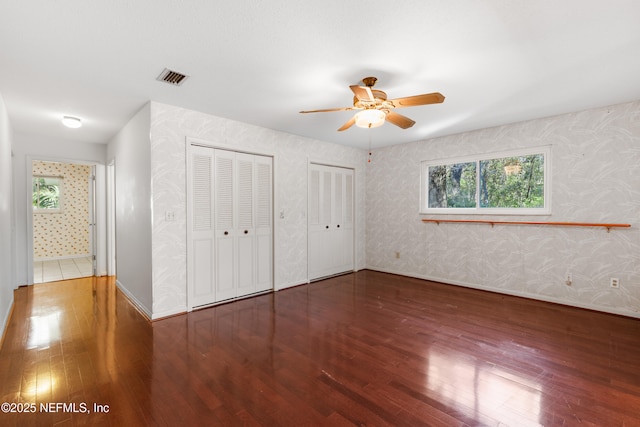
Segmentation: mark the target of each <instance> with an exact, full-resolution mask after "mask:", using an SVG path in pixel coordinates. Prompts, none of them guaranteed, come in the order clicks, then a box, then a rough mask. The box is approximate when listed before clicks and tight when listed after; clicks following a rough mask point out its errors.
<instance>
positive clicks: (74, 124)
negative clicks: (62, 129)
mask: <svg viewBox="0 0 640 427" xmlns="http://www.w3.org/2000/svg"><path fill="white" fill-rule="evenodd" d="M62 124H63V125H65V126H66V127H68V128H72V129H76V128H79V127H80V126H82V120H80V119H79V118H77V117H72V116H64V117H63V118H62Z"/></svg>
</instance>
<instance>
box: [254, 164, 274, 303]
mask: <svg viewBox="0 0 640 427" xmlns="http://www.w3.org/2000/svg"><path fill="white" fill-rule="evenodd" d="M255 171H256V173H255V179H256V181H255V188H256V192H255V248H256V260H255V282H256V292H257V291H265V290H268V289H271V288H273V267H272V266H273V261H272V260H273V231H272V230H273V191H272V189H273V160H272V159H271V157H264V156H256V158H255Z"/></svg>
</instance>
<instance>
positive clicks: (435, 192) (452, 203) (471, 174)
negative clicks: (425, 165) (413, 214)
mask: <svg viewBox="0 0 640 427" xmlns="http://www.w3.org/2000/svg"><path fill="white" fill-rule="evenodd" d="M427 179H428V180H429V182H428V188H429V206H428V207H429V208H475V207H476V163H475V162H471V163H454V164H450V165H437V166H429V176H428V178H427Z"/></svg>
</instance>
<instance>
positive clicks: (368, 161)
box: [367, 123, 371, 163]
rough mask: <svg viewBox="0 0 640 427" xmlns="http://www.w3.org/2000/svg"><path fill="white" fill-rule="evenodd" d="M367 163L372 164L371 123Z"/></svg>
mask: <svg viewBox="0 0 640 427" xmlns="http://www.w3.org/2000/svg"><path fill="white" fill-rule="evenodd" d="M367 163H371V123H369V159H368V160H367Z"/></svg>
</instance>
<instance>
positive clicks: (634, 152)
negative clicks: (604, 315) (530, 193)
mask: <svg viewBox="0 0 640 427" xmlns="http://www.w3.org/2000/svg"><path fill="white" fill-rule="evenodd" d="M544 145H551V147H552V148H551V150H552V151H551V186H552V194H551V210H552V214H551V215H548V216H499V217H495V216H487V215H469V216H465V215H455V216H451V217H449V218H456V219H490V218H492V219H504V220H522V221H525V220H533V221H574V222H611V223H628V224H631V228H629V229H613V230H611V232H610V233H607V230H606V229H604V228H563V227H553V228H552V227H544V226H514V225H496V226H494V227H493V228H492V227H491V226H489V225H477V224H440V225H436V224H435V223H429V224H425V223H422V222H421V221H420V220H421V219H422V218H438V217H442V215H439V216H438V215H420V214H419V213H418V211H419V203H420V162H421V161H422V160H435V159H446V158H452V157H460V156H468V155H476V154H482V153H492V152H500V151H505V150H512V149H520V148H527V147H539V146H544ZM374 158H375V164H374V167H372V168H369V169H368V170H367V172H368V174H367V200H366V206H367V251H366V258H367V266H368V267H370V268H373V269H378V270H381V271H388V272H394V273H399V274H405V275H410V276H415V277H421V278H426V279H433V280H438V281H442V282H446V283H452V284H459V285H464V286H470V287H475V288H481V289H487V290H492V291H498V292H504V293H509V294H514V295H521V296H526V297H532V298H538V299H543V300H548V301H555V302H560V303H564V304H569V305H575V306H580V307H588V308H593V309H596V310H603V311H608V312H615V313H620V314H626V315H632V316H640V221H638V220H639V219H640V102H634V103H628V104H623V105H617V106H612V107H609V108H600V109H594V110H588V111H583V112H578V113H572V114H567V115H562V116H557V117H550V118H545V119H540V120H533V121H528V122H523V123H517V124H513V125H507V126H501V127H496V128H491V129H484V130H481V131H476V132H468V133H464V134H458V135H452V136H447V137H442V138H436V139H432V140H428V141H421V142H415V143H410V144H403V145H397V146H393V147H387V148H384V149H380V150H376V151H375V152H374ZM395 252H400V258H396V257H395ZM567 273H571V274H572V276H573V283H572V285H571V286H567V285H566V284H565V279H566V275H567ZM612 277H615V278H618V279H620V284H621V286H620V288H619V289H612V288H611V287H610V286H609V280H610V278H612Z"/></svg>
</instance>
